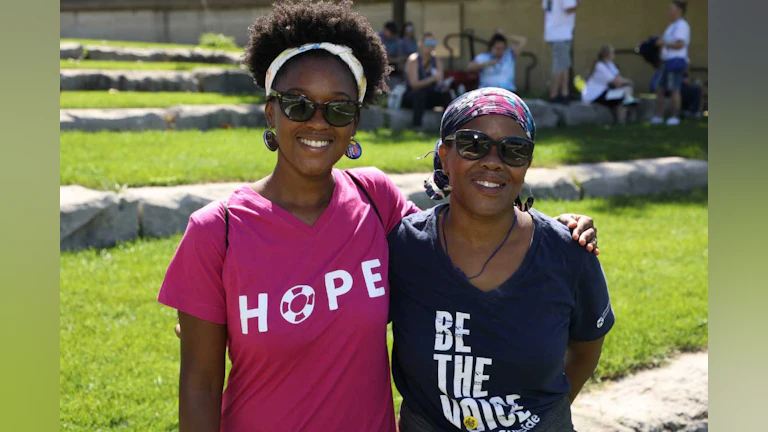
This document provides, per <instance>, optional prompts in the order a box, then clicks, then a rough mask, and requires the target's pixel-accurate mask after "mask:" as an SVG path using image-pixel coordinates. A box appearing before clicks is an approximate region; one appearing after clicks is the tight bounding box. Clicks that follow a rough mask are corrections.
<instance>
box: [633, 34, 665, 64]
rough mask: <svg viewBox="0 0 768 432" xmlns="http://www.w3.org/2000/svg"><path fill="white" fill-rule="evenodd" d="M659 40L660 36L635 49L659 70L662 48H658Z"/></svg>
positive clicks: (643, 42) (649, 39)
mask: <svg viewBox="0 0 768 432" xmlns="http://www.w3.org/2000/svg"><path fill="white" fill-rule="evenodd" d="M657 40H659V38H658V36H651V37H649V38H648V39H646V40H644V41H642V42H640V43H639V44H638V45H637V47H635V52H636V53H637V54H639V55H640V57H642V58H643V60H645V61H646V62H648V63H649V64H650V65H651V66H653V68H654V69H658V68H659V66H661V48H659V47H658V46H656V41H657Z"/></svg>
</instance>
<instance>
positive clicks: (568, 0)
mask: <svg viewBox="0 0 768 432" xmlns="http://www.w3.org/2000/svg"><path fill="white" fill-rule="evenodd" d="M578 5H579V2H578V1H576V0H563V10H565V9H570V8H574V7H576V6H578Z"/></svg>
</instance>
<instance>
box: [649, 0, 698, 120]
mask: <svg viewBox="0 0 768 432" xmlns="http://www.w3.org/2000/svg"><path fill="white" fill-rule="evenodd" d="M687 7H688V6H687V4H686V2H684V1H678V0H675V1H673V2H672V3H670V4H669V10H668V16H669V21H670V24H669V25H668V26H667V28H666V30H664V34H663V36H662V37H660V38H658V39H657V41H656V45H657V46H659V47H661V60H662V64H661V68H660V69H659V71H658V74H657V78H656V82H655V83H654V87H655V88H656V112H655V113H654V115H653V117H651V124H661V123H664V118H663V115H664V108H665V107H666V103H667V96H666V94H667V93H669V95H670V99H671V100H672V115H671V116H670V117H669V118H667V120H666V124H667V126H677V125H679V124H680V108H681V106H682V98H681V95H680V86H681V85H682V83H683V79H684V78H685V72H686V71H687V69H688V45H689V44H690V42H691V26H690V25H689V24H688V21H686V20H685V18H683V17H684V16H685V11H686V9H687Z"/></svg>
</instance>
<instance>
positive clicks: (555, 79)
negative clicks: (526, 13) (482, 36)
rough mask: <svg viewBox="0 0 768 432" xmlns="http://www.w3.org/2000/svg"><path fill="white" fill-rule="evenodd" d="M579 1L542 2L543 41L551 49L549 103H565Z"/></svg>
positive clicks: (553, 0)
mask: <svg viewBox="0 0 768 432" xmlns="http://www.w3.org/2000/svg"><path fill="white" fill-rule="evenodd" d="M579 2H580V0H542V7H543V8H544V40H545V41H546V42H548V43H549V45H550V48H551V49H552V82H551V83H550V86H549V101H550V102H553V103H567V102H568V97H569V94H568V93H569V89H570V86H569V82H568V71H569V69H570V68H571V46H572V44H573V30H574V28H575V27H576V9H577V8H578V7H579Z"/></svg>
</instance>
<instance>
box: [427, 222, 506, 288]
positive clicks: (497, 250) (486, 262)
mask: <svg viewBox="0 0 768 432" xmlns="http://www.w3.org/2000/svg"><path fill="white" fill-rule="evenodd" d="M449 211H451V208H450V207H447V208H446V209H445V214H444V215H443V220H442V221H441V223H440V229H441V231H442V233H443V245H444V246H445V254H446V255H448V238H447V237H446V236H445V220H446V219H447V218H448V212H449ZM516 224H517V212H515V218H514V219H512V226H510V227H509V231H507V236H506V237H504V241H503V242H501V244H500V245H499V247H497V248H496V250H495V251H493V253H492V254H491V256H489V257H488V259H487V260H485V264H483V268H482V269H480V273H478V274H476V275H474V276H471V277H470V276H467V275H466V273H464V271H462V270H461V269H460V268H458V267H456V266H455V265H454V264H453V262H452V261H451V265H453V268H455V269H456V270H458V271H459V273H461V274H462V276H464V277H465V278H467V280H472V279H474V278H476V277H478V276H480V275H481V274H483V272H484V271H485V266H487V265H488V263H489V262H490V261H491V259H493V257H494V256H496V254H497V253H498V252H499V251H500V250H501V247H502V246H504V244H505V243H507V240H509V235H510V234H512V229H513V228H514V227H515V225H516ZM448 259H449V260H450V259H451V256H450V255H448Z"/></svg>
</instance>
